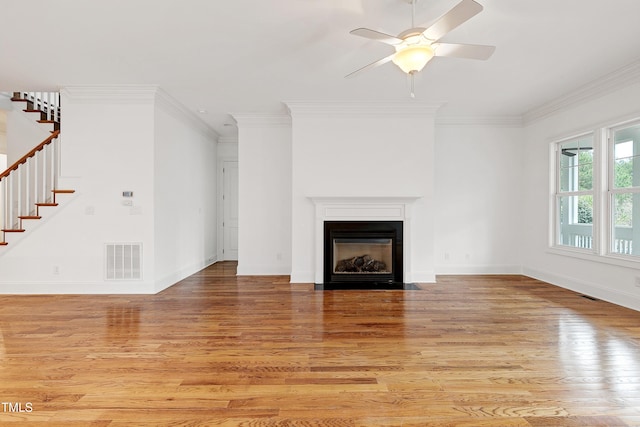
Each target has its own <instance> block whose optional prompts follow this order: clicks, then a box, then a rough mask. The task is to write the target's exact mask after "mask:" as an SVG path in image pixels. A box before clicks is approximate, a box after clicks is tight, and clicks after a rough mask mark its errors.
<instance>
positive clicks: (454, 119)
mask: <svg viewBox="0 0 640 427" xmlns="http://www.w3.org/2000/svg"><path fill="white" fill-rule="evenodd" d="M435 124H436V126H441V127H444V126H490V127H509V128H511V127H513V128H520V127H522V125H523V122H522V116H444V115H443V116H438V117H436V120H435Z"/></svg>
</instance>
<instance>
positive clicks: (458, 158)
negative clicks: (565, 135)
mask: <svg viewBox="0 0 640 427" xmlns="http://www.w3.org/2000/svg"><path fill="white" fill-rule="evenodd" d="M511 122H513V120H512V119H509V118H504V119H503V120H502V123H500V122H499V121H495V120H492V121H488V122H487V123H481V122H480V121H478V123H473V122H470V123H464V122H460V123H456V122H453V123H444V124H441V123H439V124H438V125H437V126H436V145H435V158H436V162H435V170H436V173H435V176H436V203H435V206H436V210H437V213H436V227H435V230H436V231H435V237H436V244H435V248H436V249H435V250H436V254H435V257H436V272H437V273H438V274H507V273H511V274H517V273H520V272H521V267H520V265H521V259H520V248H521V247H522V246H523V240H522V224H523V222H522V212H521V209H522V200H523V198H524V194H523V192H522V184H523V177H522V166H523V153H524V151H523V147H524V141H523V139H524V133H523V130H522V127H521V126H520V125H519V124H518V123H511Z"/></svg>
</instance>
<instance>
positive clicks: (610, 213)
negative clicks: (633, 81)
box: [603, 118, 640, 262]
mask: <svg viewBox="0 0 640 427" xmlns="http://www.w3.org/2000/svg"><path fill="white" fill-rule="evenodd" d="M636 126H640V118H637V119H635V120H630V121H625V122H623V123H619V124H616V125H611V126H608V127H606V128H605V129H604V132H605V133H606V141H607V159H606V161H605V162H603V163H605V164H606V176H607V185H606V189H605V192H606V202H607V203H606V206H607V207H606V212H605V217H606V221H605V222H606V233H605V235H606V242H607V245H606V251H605V252H606V253H605V255H606V256H609V257H614V258H618V259H624V260H628V261H633V262H640V253H638V254H636V255H634V254H633V253H630V254H625V253H620V252H614V247H615V236H616V233H615V227H616V221H615V216H616V212H615V196H616V195H619V194H640V185H638V186H631V187H620V188H617V187H616V186H615V179H616V176H615V171H616V163H615V162H616V156H615V145H616V141H615V133H616V132H617V131H619V130H622V129H627V128H630V127H636ZM638 145H640V142H638ZM638 156H639V161H640V153H638ZM632 157H633V156H632ZM639 222H640V221H639ZM632 242H633V240H632ZM639 243H640V242H639ZM637 249H638V248H636V251H637Z"/></svg>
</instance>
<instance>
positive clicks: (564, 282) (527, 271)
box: [522, 267, 640, 311]
mask: <svg viewBox="0 0 640 427" xmlns="http://www.w3.org/2000/svg"><path fill="white" fill-rule="evenodd" d="M522 274H523V275H525V276H528V277H532V278H534V279H537V280H542V281H543V282H547V283H550V284H552V285H555V286H559V287H561V288H565V289H569V290H571V291H574V292H578V293H581V294H585V295H589V296H592V297H595V298H598V299H601V300H603V301H607V302H610V303H612V304H616V305H620V306H622V307H627V308H630V309H632V310H636V311H640V297H638V296H637V295H633V294H630V293H628V292H620V291H615V290H612V289H610V288H607V287H605V286H603V285H601V284H599V283H592V282H585V281H582V280H576V279H574V278H572V277H569V276H562V275H558V274H553V273H548V272H546V271H540V270H536V269H532V268H528V267H523V269H522Z"/></svg>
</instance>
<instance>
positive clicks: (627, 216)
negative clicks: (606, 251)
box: [611, 193, 640, 255]
mask: <svg viewBox="0 0 640 427" xmlns="http://www.w3.org/2000/svg"><path fill="white" fill-rule="evenodd" d="M634 206H635V207H636V208H638V207H640V194H637V193H636V194H634V193H622V194H614V195H613V241H612V242H611V251H612V252H613V253H618V254H626V255H632V254H633V246H634V244H633V243H634V240H635V238H634V233H633V210H634ZM639 244H640V242H637V244H636V245H635V246H636V248H638V247H640V246H638V245H639Z"/></svg>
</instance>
